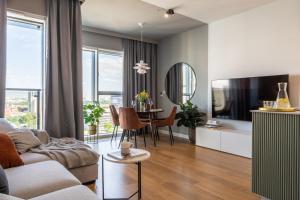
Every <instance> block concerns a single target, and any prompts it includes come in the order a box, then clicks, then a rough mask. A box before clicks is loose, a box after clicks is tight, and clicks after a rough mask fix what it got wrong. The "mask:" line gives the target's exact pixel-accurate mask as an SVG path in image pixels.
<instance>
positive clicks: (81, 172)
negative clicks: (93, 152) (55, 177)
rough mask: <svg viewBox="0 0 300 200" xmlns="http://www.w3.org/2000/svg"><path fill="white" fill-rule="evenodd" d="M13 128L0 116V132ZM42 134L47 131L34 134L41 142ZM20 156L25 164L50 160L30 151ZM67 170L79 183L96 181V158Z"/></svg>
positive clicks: (43, 138)
mask: <svg viewBox="0 0 300 200" xmlns="http://www.w3.org/2000/svg"><path fill="white" fill-rule="evenodd" d="M14 129H15V128H14V127H13V126H12V125H11V124H10V123H9V122H7V121H6V120H5V119H4V118H0V133H6V132H9V131H12V130H14ZM44 134H47V137H48V133H47V132H45V131H39V135H36V136H37V137H38V138H39V139H40V140H41V142H43V141H44V140H45V135H44ZM20 157H21V159H22V160H23V162H24V164H25V165H27V164H32V163H37V162H42V161H48V160H51V158H50V157H48V156H46V155H43V154H38V153H31V152H25V153H22V154H21V155H20ZM68 170H69V171H70V172H71V173H72V174H73V175H74V176H75V177H76V178H78V179H79V180H80V182H81V183H91V182H94V181H96V180H97V178H98V160H95V164H93V165H87V166H82V167H77V168H72V169H68Z"/></svg>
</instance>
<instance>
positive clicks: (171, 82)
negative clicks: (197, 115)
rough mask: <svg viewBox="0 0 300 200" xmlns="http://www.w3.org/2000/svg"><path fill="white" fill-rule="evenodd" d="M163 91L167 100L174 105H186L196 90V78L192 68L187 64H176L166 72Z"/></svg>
mask: <svg viewBox="0 0 300 200" xmlns="http://www.w3.org/2000/svg"><path fill="white" fill-rule="evenodd" d="M165 90H166V95H167V96H168V98H169V99H170V100H171V101H172V102H173V103H174V104H179V103H186V102H187V101H188V100H190V99H191V98H192V97H193V95H194V93H195V90H196V76H195V72H194V70H193V68H192V67H191V66H190V65H189V64H187V63H177V64H175V65H173V66H172V67H171V69H170V70H169V71H168V73H167V76H166V79H165Z"/></svg>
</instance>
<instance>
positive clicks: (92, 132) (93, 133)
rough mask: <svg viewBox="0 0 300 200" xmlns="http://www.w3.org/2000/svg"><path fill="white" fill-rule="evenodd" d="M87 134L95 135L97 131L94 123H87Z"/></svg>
mask: <svg viewBox="0 0 300 200" xmlns="http://www.w3.org/2000/svg"><path fill="white" fill-rule="evenodd" d="M88 131H89V134H90V135H96V133H97V126H96V125H89V129H88Z"/></svg>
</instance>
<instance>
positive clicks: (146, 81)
mask: <svg viewBox="0 0 300 200" xmlns="http://www.w3.org/2000/svg"><path fill="white" fill-rule="evenodd" d="M123 49H124V84H123V94H124V95H123V105H124V106H130V104H131V101H132V100H133V99H134V97H135V95H136V94H137V93H138V92H141V91H143V90H146V91H148V92H149V93H150V95H151V98H152V100H153V103H154V104H156V98H157V97H156V90H157V87H156V82H157V81H156V80H157V74H156V71H157V45H156V44H152V43H146V42H143V43H142V42H140V41H136V40H130V39H123ZM142 52H143V55H142ZM141 59H143V60H144V61H145V62H146V63H148V65H149V66H150V67H151V69H150V70H148V72H147V74H138V73H137V72H136V70H134V69H133V67H134V65H135V64H136V63H137V62H139V61H140V60H141Z"/></svg>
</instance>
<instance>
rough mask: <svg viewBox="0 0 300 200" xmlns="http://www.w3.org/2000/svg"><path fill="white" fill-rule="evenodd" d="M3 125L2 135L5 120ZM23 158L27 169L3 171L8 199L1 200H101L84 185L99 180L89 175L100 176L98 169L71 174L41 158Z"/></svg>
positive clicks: (1, 199)
mask: <svg viewBox="0 0 300 200" xmlns="http://www.w3.org/2000/svg"><path fill="white" fill-rule="evenodd" d="M1 125H2V133H3V132H4V131H5V128H7V127H4V126H3V119H2V120H1V119H0V128H1ZM21 158H22V160H23V161H24V163H25V165H22V166H18V167H12V168H8V169H4V172H5V174H6V176H7V180H8V185H9V195H4V194H0V200H17V199H32V200H52V199H53V200H99V198H98V197H97V195H96V194H95V193H94V192H92V191H91V190H90V189H89V188H87V187H86V186H83V185H81V183H82V182H88V180H95V179H96V178H97V175H98V173H96V174H95V173H91V172H90V170H91V171H92V172H95V171H97V172H98V167H96V165H92V166H85V167H81V168H79V169H76V168H75V169H70V170H69V171H68V170H67V169H66V168H65V167H64V166H63V165H61V164H60V163H59V162H57V161H53V160H50V158H49V157H47V156H45V155H42V154H37V153H28V152H26V153H23V154H21ZM85 173H87V174H85ZM91 174H92V175H91ZM75 176H76V177H79V178H80V179H81V180H79V179H78V178H76V177H75Z"/></svg>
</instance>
